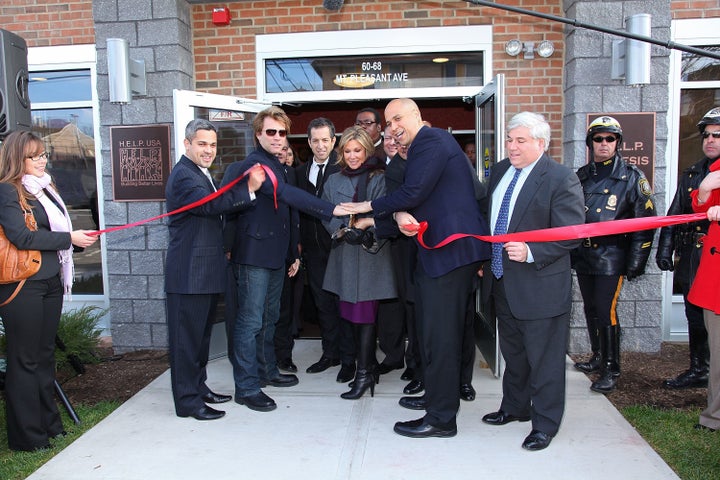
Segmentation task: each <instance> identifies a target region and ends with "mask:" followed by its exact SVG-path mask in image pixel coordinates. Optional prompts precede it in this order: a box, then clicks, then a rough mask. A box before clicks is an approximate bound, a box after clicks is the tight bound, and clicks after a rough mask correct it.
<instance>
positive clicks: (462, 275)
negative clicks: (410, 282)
mask: <svg viewBox="0 0 720 480" xmlns="http://www.w3.org/2000/svg"><path fill="white" fill-rule="evenodd" d="M479 267H480V262H477V263H473V264H470V265H465V266H463V267H459V268H456V269H455V270H453V271H451V272H449V273H447V274H445V275H442V276H440V277H437V278H432V277H429V276H428V275H427V274H426V273H425V272H424V271H423V269H422V265H421V264H420V263H419V262H418V264H417V270H416V272H415V284H416V287H417V291H416V296H415V312H416V314H417V320H418V321H417V327H418V340H419V341H420V343H421V345H422V348H421V349H420V353H421V355H422V359H423V366H424V367H425V372H424V373H425V399H426V401H427V408H426V415H425V420H426V422H427V423H429V424H430V425H434V426H437V427H446V428H452V427H455V416H456V415H457V412H458V409H459V408H460V390H459V385H460V369H461V351H462V342H463V331H464V329H465V319H466V314H467V305H468V299H469V296H470V295H471V293H472V286H473V278H474V276H475V275H476V274H477V271H478V268H479Z"/></svg>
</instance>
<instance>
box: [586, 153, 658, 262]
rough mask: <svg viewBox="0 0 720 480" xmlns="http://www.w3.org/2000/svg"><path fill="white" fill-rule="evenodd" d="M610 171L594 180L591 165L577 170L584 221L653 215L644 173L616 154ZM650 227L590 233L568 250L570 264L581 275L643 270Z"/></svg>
mask: <svg viewBox="0 0 720 480" xmlns="http://www.w3.org/2000/svg"><path fill="white" fill-rule="evenodd" d="M614 162H615V164H614V165H613V169H612V172H611V173H610V175H608V176H607V177H605V178H602V179H600V180H599V181H596V180H595V179H594V178H593V177H594V175H593V171H594V167H595V166H594V165H593V164H592V163H589V164H587V165H585V166H583V167H581V168H580V169H578V171H577V176H578V178H579V179H580V183H581V184H582V187H583V193H584V195H585V223H595V222H604V221H610V220H621V219H626V218H640V217H651V216H654V215H655V204H654V202H653V199H652V190H651V188H650V185H649V183H648V181H647V179H646V178H645V175H644V174H643V173H642V172H641V171H640V170H639V169H638V168H637V167H635V166H634V165H628V164H627V163H625V162H624V161H623V160H622V158H621V157H620V156H619V155H617V154H616V156H615V160H614ZM654 234H655V231H654V230H642V231H639V232H631V233H628V234H620V235H606V236H602V237H592V238H588V239H585V240H584V242H583V243H582V244H581V245H580V246H579V247H578V248H576V249H575V250H574V251H573V252H572V265H573V268H574V269H575V271H576V272H577V273H579V274H583V275H625V274H627V273H628V272H631V274H633V276H637V275H641V274H642V273H643V272H644V271H645V265H646V264H647V260H648V257H649V256H650V248H651V247H652V240H653V235H654Z"/></svg>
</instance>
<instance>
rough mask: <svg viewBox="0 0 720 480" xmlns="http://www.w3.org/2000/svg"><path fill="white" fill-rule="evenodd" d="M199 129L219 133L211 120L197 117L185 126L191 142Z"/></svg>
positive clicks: (187, 137) (186, 135)
mask: <svg viewBox="0 0 720 480" xmlns="http://www.w3.org/2000/svg"><path fill="white" fill-rule="evenodd" d="M198 130H211V131H213V132H215V133H217V128H215V125H213V124H212V123H211V122H210V121H209V120H205V119H204V118H196V119H195V120H191V121H190V123H188V124H187V126H186V127H185V138H186V139H187V140H188V141H189V142H192V141H193V140H194V139H195V135H197V131H198Z"/></svg>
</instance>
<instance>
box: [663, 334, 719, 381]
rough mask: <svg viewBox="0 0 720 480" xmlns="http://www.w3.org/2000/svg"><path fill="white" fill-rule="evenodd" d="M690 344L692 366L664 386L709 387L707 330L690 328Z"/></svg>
mask: <svg viewBox="0 0 720 480" xmlns="http://www.w3.org/2000/svg"><path fill="white" fill-rule="evenodd" d="M688 336H689V338H688V343H689V346H690V368H689V369H688V370H685V371H684V372H683V373H681V374H680V375H678V376H677V377H675V378H670V379H668V380H665V381H664V382H663V387H665V388H672V389H678V390H679V389H683V388H698V387H707V383H708V371H709V370H710V362H709V357H710V352H709V348H708V341H707V330H705V329H704V328H697V327H696V328H692V327H691V328H690V329H689V330H688Z"/></svg>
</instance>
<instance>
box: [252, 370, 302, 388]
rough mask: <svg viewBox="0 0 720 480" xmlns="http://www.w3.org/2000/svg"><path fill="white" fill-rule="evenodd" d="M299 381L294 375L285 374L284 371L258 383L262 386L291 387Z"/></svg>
mask: <svg viewBox="0 0 720 480" xmlns="http://www.w3.org/2000/svg"><path fill="white" fill-rule="evenodd" d="M298 383H300V380H298V377H297V376H296V375H285V374H284V373H278V374H277V375H275V376H274V377H273V378H270V379H268V380H263V381H262V382H261V383H260V384H261V385H262V387H263V388H264V387H267V386H268V385H270V386H271V387H292V386H295V385H297V384H298Z"/></svg>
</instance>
